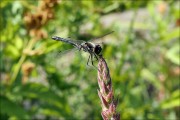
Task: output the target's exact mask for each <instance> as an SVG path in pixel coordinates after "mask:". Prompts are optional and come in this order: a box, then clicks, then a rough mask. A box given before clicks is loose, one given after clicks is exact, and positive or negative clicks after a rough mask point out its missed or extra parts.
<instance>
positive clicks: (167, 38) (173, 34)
mask: <svg viewBox="0 0 180 120" xmlns="http://www.w3.org/2000/svg"><path fill="white" fill-rule="evenodd" d="M178 37H180V34H179V28H178V27H177V28H176V29H174V30H173V31H171V32H169V33H168V34H167V32H166V33H165V34H164V36H163V38H162V41H163V42H169V41H170V40H173V39H175V38H178Z"/></svg>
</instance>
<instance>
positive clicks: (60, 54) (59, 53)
mask: <svg viewBox="0 0 180 120" xmlns="http://www.w3.org/2000/svg"><path fill="white" fill-rule="evenodd" d="M77 50H78V49H77V48H73V49H68V50H64V51H58V52H56V53H55V55H54V57H55V58H59V57H62V56H63V55H65V54H69V53H72V52H74V51H77Z"/></svg>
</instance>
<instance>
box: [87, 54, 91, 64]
mask: <svg viewBox="0 0 180 120" xmlns="http://www.w3.org/2000/svg"><path fill="white" fill-rule="evenodd" d="M90 57H91V55H89V57H88V61H87V65H88V66H89V64H88V63H89V59H90Z"/></svg>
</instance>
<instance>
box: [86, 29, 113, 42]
mask: <svg viewBox="0 0 180 120" xmlns="http://www.w3.org/2000/svg"><path fill="white" fill-rule="evenodd" d="M113 32H114V31H111V32H108V33H106V34H103V35H101V36H98V37H96V38H93V39H91V40H89V42H93V41H96V40H98V39H101V38H103V37H105V36H107V35H109V34H112V33H113Z"/></svg>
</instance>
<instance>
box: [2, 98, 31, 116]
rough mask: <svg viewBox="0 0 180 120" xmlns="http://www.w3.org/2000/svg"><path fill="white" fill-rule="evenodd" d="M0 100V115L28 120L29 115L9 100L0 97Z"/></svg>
mask: <svg viewBox="0 0 180 120" xmlns="http://www.w3.org/2000/svg"><path fill="white" fill-rule="evenodd" d="M0 100H1V102H0V105H1V113H2V114H7V115H9V116H15V117H17V118H21V119H28V118H29V115H28V114H27V112H26V111H25V110H24V109H23V108H22V107H20V106H19V105H17V104H16V103H14V102H13V101H11V100H9V99H8V98H6V97H4V96H0Z"/></svg>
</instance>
